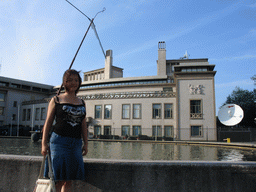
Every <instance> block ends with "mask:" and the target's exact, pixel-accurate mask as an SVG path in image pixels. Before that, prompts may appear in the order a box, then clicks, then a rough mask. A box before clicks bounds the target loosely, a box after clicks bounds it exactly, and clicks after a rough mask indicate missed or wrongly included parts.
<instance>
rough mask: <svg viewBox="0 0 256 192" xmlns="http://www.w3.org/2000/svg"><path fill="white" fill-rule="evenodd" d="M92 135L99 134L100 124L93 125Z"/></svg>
mask: <svg viewBox="0 0 256 192" xmlns="http://www.w3.org/2000/svg"><path fill="white" fill-rule="evenodd" d="M94 135H101V126H99V125H95V126H94Z"/></svg>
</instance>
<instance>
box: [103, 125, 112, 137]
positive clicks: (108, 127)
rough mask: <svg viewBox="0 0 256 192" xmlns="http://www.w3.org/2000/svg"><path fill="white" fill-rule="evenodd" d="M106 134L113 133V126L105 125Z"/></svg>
mask: <svg viewBox="0 0 256 192" xmlns="http://www.w3.org/2000/svg"><path fill="white" fill-rule="evenodd" d="M104 135H111V126H104Z"/></svg>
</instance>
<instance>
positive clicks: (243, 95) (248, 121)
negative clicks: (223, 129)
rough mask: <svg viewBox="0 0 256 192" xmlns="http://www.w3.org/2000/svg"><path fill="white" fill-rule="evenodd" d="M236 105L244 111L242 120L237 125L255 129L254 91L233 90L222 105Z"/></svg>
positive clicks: (255, 107)
mask: <svg viewBox="0 0 256 192" xmlns="http://www.w3.org/2000/svg"><path fill="white" fill-rule="evenodd" d="M225 104H237V105H239V106H240V107H241V108H242V109H243V111H244V118H243V120H242V121H241V123H240V124H239V125H240V126H242V127H255V124H254V118H255V111H256V106H255V89H254V90H253V91H249V90H243V89H241V88H239V87H236V88H235V90H233V92H232V93H231V94H230V95H229V96H228V97H227V100H226V102H225V103H224V104H223V105H225Z"/></svg>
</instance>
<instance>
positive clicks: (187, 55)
mask: <svg viewBox="0 0 256 192" xmlns="http://www.w3.org/2000/svg"><path fill="white" fill-rule="evenodd" d="M189 56H190V55H189V54H188V51H186V52H185V54H184V56H183V57H180V59H188V57H189Z"/></svg>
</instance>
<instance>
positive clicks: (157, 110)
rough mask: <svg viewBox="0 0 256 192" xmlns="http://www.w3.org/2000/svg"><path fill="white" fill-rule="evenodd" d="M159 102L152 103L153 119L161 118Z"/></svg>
mask: <svg viewBox="0 0 256 192" xmlns="http://www.w3.org/2000/svg"><path fill="white" fill-rule="evenodd" d="M161 110H162V107H161V104H153V119H158V118H161Z"/></svg>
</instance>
